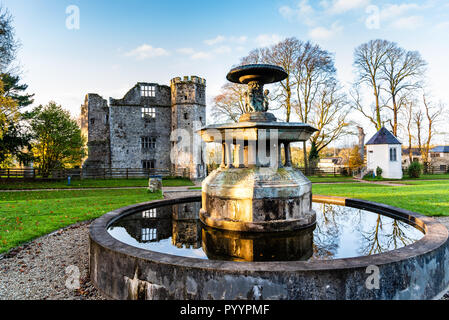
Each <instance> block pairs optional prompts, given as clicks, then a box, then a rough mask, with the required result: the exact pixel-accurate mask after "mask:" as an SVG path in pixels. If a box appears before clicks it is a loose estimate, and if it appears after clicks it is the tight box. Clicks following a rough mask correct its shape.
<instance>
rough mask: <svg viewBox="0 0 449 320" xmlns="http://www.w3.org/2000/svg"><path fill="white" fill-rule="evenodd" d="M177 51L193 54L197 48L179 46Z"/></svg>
mask: <svg viewBox="0 0 449 320" xmlns="http://www.w3.org/2000/svg"><path fill="white" fill-rule="evenodd" d="M176 52H178V53H181V54H187V55H192V54H194V53H195V50H194V49H193V48H179V49H176Z"/></svg>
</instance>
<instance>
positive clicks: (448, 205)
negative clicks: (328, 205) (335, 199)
mask: <svg viewBox="0 0 449 320" xmlns="http://www.w3.org/2000/svg"><path fill="white" fill-rule="evenodd" d="M313 193H314V194H322V195H333V196H342V197H348V198H358V199H365V200H371V201H375V202H381V203H385V204H389V205H392V206H395V207H399V208H403V209H407V210H410V211H414V212H418V213H421V214H425V215H429V216H449V181H446V180H440V181H419V180H416V181H407V184H404V186H385V185H376V184H367V183H348V184H334V185H332V184H319V185H314V186H313Z"/></svg>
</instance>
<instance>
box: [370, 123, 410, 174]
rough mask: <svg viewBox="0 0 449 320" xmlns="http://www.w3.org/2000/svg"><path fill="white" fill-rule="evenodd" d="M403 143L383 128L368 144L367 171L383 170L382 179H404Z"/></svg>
mask: <svg viewBox="0 0 449 320" xmlns="http://www.w3.org/2000/svg"><path fill="white" fill-rule="evenodd" d="M401 145H402V143H401V142H400V141H399V140H398V139H397V138H396V137H395V136H394V135H393V134H392V133H391V132H390V131H388V130H387V129H386V128H385V127H382V128H381V129H380V130H379V131H378V132H377V133H376V134H375V135H374V136H373V137H372V138H371V139H370V140H369V141H368V142H367V143H366V151H367V159H366V165H367V170H368V171H372V172H376V169H377V167H380V168H381V169H382V177H384V178H388V179H402V148H401Z"/></svg>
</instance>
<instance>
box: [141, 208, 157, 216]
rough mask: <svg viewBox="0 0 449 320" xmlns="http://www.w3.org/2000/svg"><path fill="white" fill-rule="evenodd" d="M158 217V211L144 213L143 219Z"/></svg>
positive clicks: (152, 210)
mask: <svg viewBox="0 0 449 320" xmlns="http://www.w3.org/2000/svg"><path fill="white" fill-rule="evenodd" d="M156 217H157V211H156V209H150V210H145V211H142V218H156Z"/></svg>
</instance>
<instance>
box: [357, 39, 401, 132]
mask: <svg viewBox="0 0 449 320" xmlns="http://www.w3.org/2000/svg"><path fill="white" fill-rule="evenodd" d="M392 45H393V44H392V43H391V42H389V41H386V40H380V39H377V40H371V41H369V42H367V43H363V44H361V45H360V46H359V47H357V48H356V49H355V51H354V67H355V70H356V73H357V81H356V83H355V85H354V92H353V94H352V95H353V98H354V102H355V107H356V109H357V110H358V111H360V112H361V113H362V114H363V115H364V116H365V117H366V118H367V119H369V120H370V121H371V123H373V124H374V126H375V127H376V130H380V129H381V128H382V126H383V121H382V120H383V119H382V116H381V114H382V108H383V105H382V103H381V97H380V94H381V82H382V68H383V66H384V64H385V60H386V56H387V54H388V52H389V50H390V49H391V48H392ZM363 86H365V87H366V88H368V89H369V90H372V92H373V95H374V107H373V108H372V114H370V113H369V112H367V111H366V110H365V108H364V106H363V103H362V102H361V99H360V89H361V87H363Z"/></svg>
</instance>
